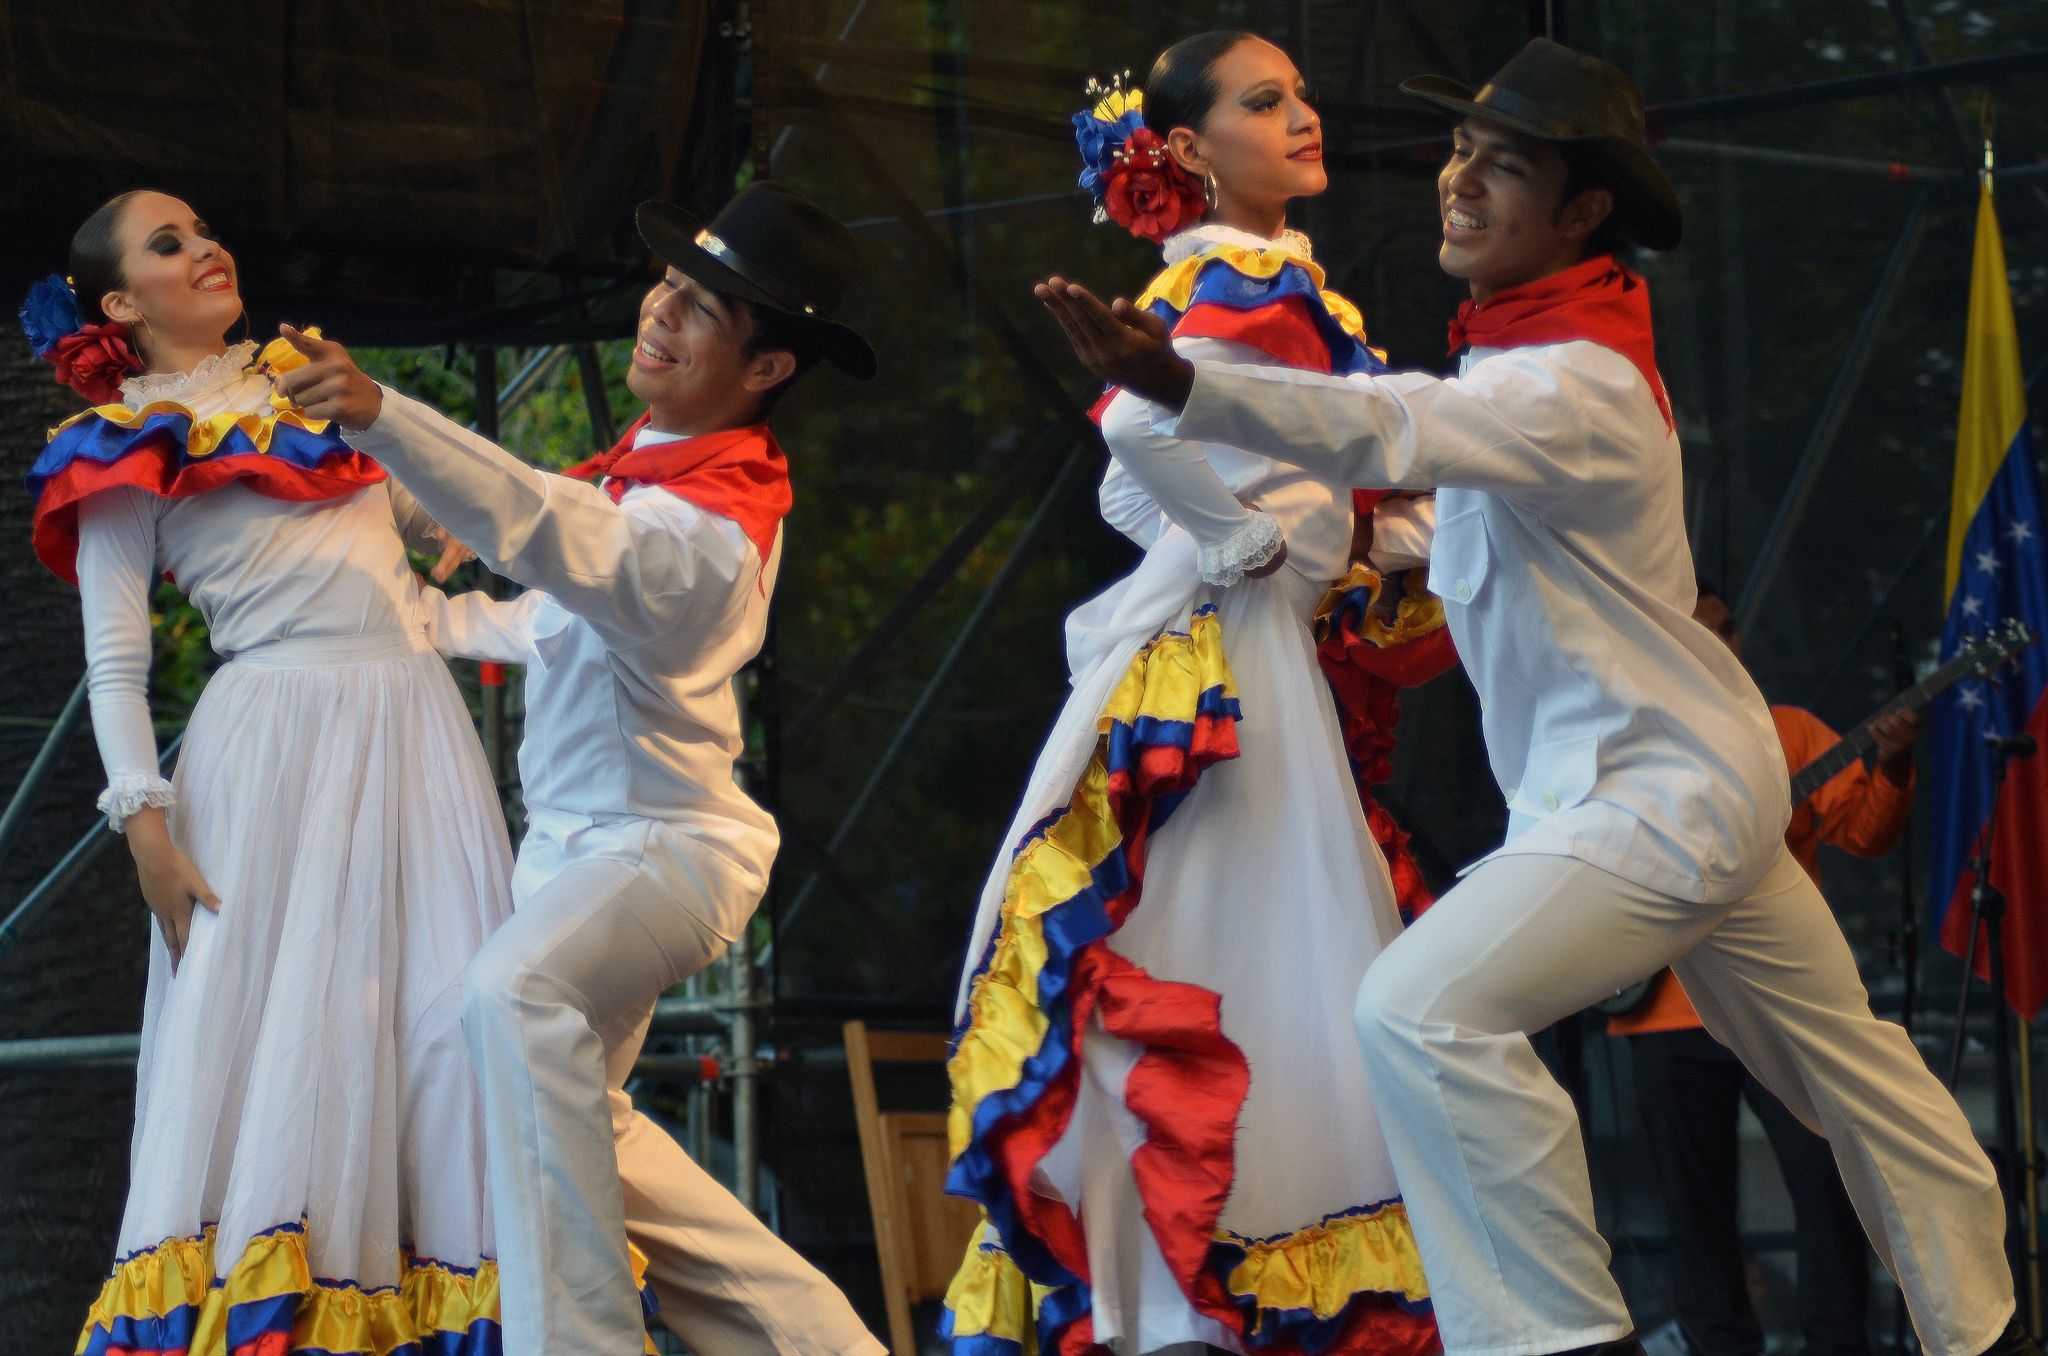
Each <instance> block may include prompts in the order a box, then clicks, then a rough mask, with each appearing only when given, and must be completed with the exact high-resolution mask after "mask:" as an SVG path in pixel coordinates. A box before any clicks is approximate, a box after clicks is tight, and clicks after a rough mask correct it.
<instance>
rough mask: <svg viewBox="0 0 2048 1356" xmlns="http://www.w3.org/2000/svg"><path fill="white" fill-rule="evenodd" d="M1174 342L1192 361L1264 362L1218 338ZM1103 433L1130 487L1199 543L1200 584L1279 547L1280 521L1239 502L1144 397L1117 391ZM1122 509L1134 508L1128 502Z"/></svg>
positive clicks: (1233, 577) (1254, 563)
mask: <svg viewBox="0 0 2048 1356" xmlns="http://www.w3.org/2000/svg"><path fill="white" fill-rule="evenodd" d="M1173 346H1174V351H1175V352H1177V353H1179V354H1180V355H1181V356H1182V357H1184V358H1188V359H1190V360H1195V361H1201V360H1207V361H1212V362H1215V361H1234V362H1246V361H1250V362H1252V363H1257V362H1259V361H1261V360H1262V355H1258V354H1256V353H1254V352H1253V350H1250V349H1247V348H1245V347H1243V346H1242V345H1238V344H1231V343H1226V342H1225V341H1223V340H1219V339H1205V338H1186V339H1176V340H1175V341H1174V345H1173ZM1102 436H1103V440H1104V441H1106V442H1107V443H1108V444H1109V450H1110V453H1111V454H1112V455H1113V456H1114V457H1115V458H1116V460H1117V463H1118V464H1119V465H1120V466H1121V467H1122V468H1123V471H1124V474H1125V475H1126V476H1128V477H1129V480H1130V482H1131V484H1132V485H1133V486H1135V487H1136V488H1137V490H1138V491H1139V492H1140V493H1142V494H1143V495H1144V496H1145V498H1146V499H1148V500H1149V501H1150V502H1151V503H1152V504H1153V505H1154V506H1156V507H1157V508H1158V509H1159V510H1160V511H1162V512H1164V513H1165V514H1166V516H1167V517H1168V518H1170V519H1172V520H1173V521H1174V522H1176V523H1179V524H1180V525H1181V526H1182V527H1184V528H1186V529H1187V530H1188V533H1189V535H1190V536H1192V537H1194V539H1195V541H1196V542H1197V543H1199V545H1200V547H1201V557H1200V569H1201V572H1202V578H1203V580H1204V581H1205V582H1207V583H1211V584H1224V585H1228V584H1235V583H1236V582H1237V581H1238V580H1240V579H1242V578H1243V577H1244V575H1245V574H1246V572H1247V571H1250V570H1255V569H1258V568H1259V567H1260V566H1262V565H1264V564H1266V563H1267V562H1268V561H1270V560H1271V559H1272V558H1273V556H1274V555H1275V554H1276V553H1277V552H1278V551H1279V550H1280V547H1281V546H1282V544H1283V542H1284V540H1285V538H1284V535H1283V534H1282V532H1281V530H1280V526H1279V524H1278V523H1276V522H1274V521H1273V519H1272V518H1271V517H1269V516H1268V515H1267V514H1265V513H1262V512H1260V511H1259V510H1257V509H1254V508H1250V507H1248V506H1246V505H1245V504H1244V503H1242V502H1241V501H1240V500H1239V499H1238V497H1237V495H1236V494H1235V493H1233V492H1232V490H1231V487H1230V485H1229V484H1227V483H1226V482H1225V480H1224V478H1223V477H1222V476H1221V475H1220V474H1218V472H1217V470H1216V468H1215V467H1214V466H1213V465H1212V464H1211V463H1210V461H1209V459H1208V458H1207V457H1206V456H1205V455H1204V454H1203V451H1202V448H1201V446H1200V445H1199V444H1198V443H1194V442H1183V441H1181V440H1180V439H1178V438H1176V437H1173V436H1172V435H1170V434H1168V433H1166V432H1165V431H1163V430H1162V429H1160V428H1159V426H1158V425H1157V423H1156V422H1155V421H1154V419H1153V411H1152V407H1151V406H1150V405H1149V404H1148V403H1147V402H1146V401H1144V400H1143V399H1141V398H1139V397H1137V396H1134V395H1132V394H1131V393H1130V392H1128V391H1119V392H1117V394H1116V398H1115V399H1114V400H1112V401H1110V403H1109V405H1108V407H1107V408H1106V409H1104V410H1103V412H1102ZM1254 450H1256V449H1254ZM1107 489H1108V483H1107V482H1105V484H1104V490H1105V493H1106V492H1107ZM1105 508H1107V504H1105ZM1124 511H1125V512H1126V513H1129V512H1130V511H1131V510H1130V508H1129V507H1128V506H1125V507H1124ZM1153 535H1154V536H1155V537H1156V536H1157V533H1156V532H1155V533H1154V534H1153ZM1140 544H1141V545H1144V544H1149V543H1140Z"/></svg>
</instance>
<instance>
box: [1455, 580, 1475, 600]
mask: <svg viewBox="0 0 2048 1356" xmlns="http://www.w3.org/2000/svg"><path fill="white" fill-rule="evenodd" d="M1457 593H1458V601H1459V602H1461V603H1469V602H1471V601H1472V584H1471V582H1470V581H1469V580H1464V579H1460V580H1459V581H1458V588H1457Z"/></svg>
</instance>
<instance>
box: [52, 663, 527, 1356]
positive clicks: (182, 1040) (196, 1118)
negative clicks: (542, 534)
mask: <svg viewBox="0 0 2048 1356" xmlns="http://www.w3.org/2000/svg"><path fill="white" fill-rule="evenodd" d="M175 785H176V788H177V804H176V806H175V807H174V808H173V809H172V811H171V815H170V822H171V832H172V836H173V838H174V839H175V841H176V842H177V843H178V844H179V846H180V847H181V848H183V849H184V851H185V852H186V854H187V855H188V856H190V857H191V859H192V860H193V862H194V863H195V864H196V865H197V866H198V868H199V870H200V872H201V873H202V874H203V875H204V876H205V878H206V880H207V882H208V883H209V884H210V885H211V886H212V887H213V889H214V892H215V893H216V894H217V895H218V896H219V897H220V910H219V912H218V914H214V913H209V912H207V911H205V910H203V909H202V910H199V911H198V912H197V913H196V914H195V917H194V922H193V928H192V934H191V939H190V942H189V945H188V947H187V949H186V952H185V955H184V958H183V960H182V961H181V962H180V963H179V966H178V968H177V971H176V973H175V974H174V973H173V972H172V969H171V964H170V958H169V955H168V953H167V951H166V949H165V947H164V944H163V940H162V938H161V936H158V935H155V929H154V927H152V929H151V931H152V941H151V960H150V975H149V989H148V996H147V999H146V1004H145V1008H144V1017H143V1031H142V1056H141V1064H140V1068H139V1071H138V1082H137V1097H136V1122H135V1141H134V1148H133V1152H132V1159H131V1165H132V1171H131V1184H130V1188H129V1197H128V1205H127V1211H126V1215H125V1217H124V1219H123V1222H122V1226H121V1235H120V1253H121V1259H120V1261H119V1262H118V1263H117V1266H116V1269H115V1272H114V1275H113V1277H112V1279H111V1280H109V1281H108V1283H107V1285H106V1287H105V1289H103V1291H102V1293H101V1296H100V1300H99V1302H98V1303H97V1304H96V1305H95V1306H94V1308H93V1313H92V1315H91V1318H90V1319H89V1321H88V1323H87V1326H86V1331H85V1333H84V1334H83V1335H82V1337H81V1341H80V1349H81V1350H84V1351H94V1350H100V1349H105V1348H107V1347H110V1346H111V1347H113V1348H116V1349H121V1348H127V1349H134V1350H142V1351H178V1350H182V1349H184V1348H185V1347H186V1346H188V1345H189V1347H190V1349H191V1350H192V1351H193V1352H194V1353H198V1352H201V1351H210V1352H216V1353H218V1352H239V1351H243V1350H250V1349H255V1348H252V1347H251V1345H250V1344H251V1342H252V1341H257V1339H260V1338H261V1337H262V1336H263V1335H265V1334H270V1335H271V1343H272V1345H274V1344H275V1343H276V1342H277V1341H278V1340H280V1339H279V1338H278V1337H277V1336H276V1334H279V1333H282V1332H292V1333H294V1334H295V1335H294V1336H293V1337H292V1338H290V1339H289V1345H288V1346H286V1347H283V1348H279V1349H282V1350H298V1349H300V1348H302V1347H305V1348H313V1349H320V1350H333V1351H357V1350H370V1351H379V1352H382V1351H386V1350H392V1349H410V1348H404V1343H405V1342H406V1341H407V1340H408V1339H410V1340H413V1341H418V1342H420V1343H421V1344H422V1345H426V1346H430V1347H431V1349H432V1350H434V1351H437V1352H439V1351H443V1350H448V1351H469V1350H484V1349H494V1348H493V1347H491V1345H490V1344H491V1342H493V1341H494V1340H495V1337H494V1334H495V1331H496V1327H497V1284H496V1275H495V1272H496V1267H495V1264H494V1263H492V1262H490V1261H489V1259H490V1257H491V1255H492V1253H493V1251H494V1246H493V1240H492V1234H491V1220H490V1211H489V1205H488V1200H489V1198H488V1195H487V1191H486V1186H485V1163H484V1153H483V1137H482V1127H481V1120H480V1115H479V1108H478V1103H477V1094H476V1091H475V1087H474V1083H473V1080H472V1078H471V1075H470V1071H469V1067H468V1058H467V1055H466V1052H465V1050H464V1047H463V1041H462V1032H461V1026H460V1020H459V1018H460V1008H461V995H462V974H463V969H464V967H465V966H466V965H467V964H468V962H469V960H470V958H471V957H472V956H474V955H475V954H476V952H477V949H478V948H479V947H480V946H481V945H482V943H483V940H484V938H485V937H486V936H487V935H488V934H489V932H490V931H491V930H492V928H494V927H495V926H496V925H497V924H498V923H499V922H500V921H502V920H503V919H504V918H505V917H506V916H507V914H508V913H509V912H510V908H511V888H510V871H511V851H510V845H509V843H508V841H507V837H506V832H505V824H504V819H503V816H502V814H501V812H500V809H499V805H498V799H497V795H496V792H495V789H494V788H493V786H492V784H491V778H490V774H489V771H488V769H487V768H486V766H485V764H484V760H483V756H482V752H481V750H480V748H479V747H478V744H477V739H476V734H475V731H474V728H473V727H472V725H471V723H470V717H469V714H468V712H467V710H466V709H465V708H464V706H463V702H462V699H461V696H460V694H459V692H458V691H457V689H456V687H455V684H454V681H453V680H452V679H451V677H450V676H449V673H448V670H447V668H446V666H445V664H444V663H443V662H442V660H441V659H440V657H439V656H437V655H436V654H434V653H433V652H432V650H431V649H429V648H428V647H427V644H426V641H425V639H424V638H423V637H422V636H421V635H419V634H417V633H411V632H395V633H390V634H385V635H379V636H365V637H351V638H344V639H323V640H286V641H280V642H276V643H274V644H271V645H268V646H264V647H262V648H260V649H259V650H257V651H254V652H252V653H249V654H245V655H242V656H238V657H236V658H235V659H233V660H232V661H230V662H229V663H227V664H226V665H224V666H223V667H222V668H221V669H220V671H219V672H218V673H216V674H215V675H214V677H213V679H212V680H211V681H210V682H209V683H208V685H207V688H206V691H205V694H204V696H203V697H202V698H201V700H200V702H199V706H198V709H197V710H196V711H194V713H193V716H192V721H191V725H190V727H189V730H188V732H187V735H186V742H185V749H184V752H183V756H182V758H181V759H180V762H179V766H178V770H177V775H176V778H175ZM435 1341H438V1342H439V1343H440V1345H432V1343H433V1342H435ZM349 1343H354V1345H349ZM258 1345H261V1344H260V1342H259V1343H258ZM261 1349H262V1350H264V1351H266V1352H267V1351H269V1350H271V1349H272V1346H261Z"/></svg>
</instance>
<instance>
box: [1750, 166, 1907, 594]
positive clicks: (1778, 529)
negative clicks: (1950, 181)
mask: <svg viewBox="0 0 2048 1356" xmlns="http://www.w3.org/2000/svg"><path fill="white" fill-rule="evenodd" d="M1927 196H1928V194H1927V190H1926V189H1924V188H1923V189H1921V190H1920V192H1919V193H1918V194H1917V195H1916V196H1915V197H1914V199H1913V207H1912V210H1911V211H1910V212H1908V213H1907V214H1906V222H1905V225H1904V226H1902V227H1900V229H1899V238H1898V241H1897V243H1896V244H1894V245H1893V246H1892V253H1891V258H1889V259H1887V260H1886V261H1885V266H1884V272H1883V273H1882V274H1880V275H1879V277H1878V281H1877V286H1876V288H1875V289H1874V290H1873V291H1872V292H1871V294H1870V305H1869V306H1867V307H1866V308H1864V312H1863V322H1862V324H1860V325H1858V326H1857V327H1856V336H1855V338H1854V339H1852V340H1851V341H1850V343H1849V351H1848V352H1847V353H1845V354H1844V355H1843V356H1842V365H1841V367H1840V368H1839V369H1837V371H1836V372H1835V384H1834V386H1833V387H1832V388H1831V389H1830V390H1829V391H1828V396H1827V400H1826V401H1825V402H1824V403H1823V404H1822V405H1821V413H1820V418H1819V419H1818V420H1816V421H1815V422H1814V426H1813V432H1812V434H1811V435H1810V436H1809V437H1808V438H1807V440H1806V450H1805V451H1803V452H1801V453H1800V455H1799V464H1798V466H1797V467H1795V468H1794V469H1793V472H1792V481H1791V483H1790V484H1789V485H1787V486H1786V487H1785V494H1784V497H1783V498H1782V499H1780V500H1779V501H1778V511H1777V513H1776V514H1775V515H1774V516H1773V517H1772V519H1771V525H1770V527H1769V528H1768V529H1766V530H1765V533H1764V541H1763V545H1762V546H1761V547H1760V548H1759V549H1758V551H1757V558H1756V562H1755V564H1754V565H1752V566H1751V568H1750V571H1749V577H1748V578H1746V579H1745V580H1743V583H1742V597H1741V600H1740V601H1739V602H1737V603H1736V606H1735V624H1736V626H1737V627H1738V628H1739V629H1740V630H1743V631H1748V630H1750V629H1751V624H1752V623H1754V622H1755V621H1756V619H1757V617H1758V616H1759V615H1760V614H1761V613H1762V611H1763V605H1764V599H1765V598H1767V597H1769V596H1770V590H1771V585H1772V584H1773V583H1775V582H1776V580H1777V574H1778V567H1779V566H1780V565H1781V564H1783V563H1784V560H1785V548H1786V547H1787V545H1789V544H1790V542H1791V540H1792V531H1793V529H1794V528H1795V527H1797V526H1798V525H1799V520H1800V518H1801V517H1803V516H1804V515H1805V513H1806V504H1807V501H1808V500H1809V499H1811V498H1812V497H1813V491H1814V487H1815V486H1816V485H1817V484H1819V482H1820V473H1821V469H1822V468H1823V467H1824V466H1826V464H1827V459H1828V454H1829V453H1830V452H1832V451H1833V450H1834V446H1835V439H1836V437H1837V435H1839V434H1840V433H1841V431H1842V422H1843V420H1845V419H1846V418H1847V417H1848V414H1849V406H1850V403H1851V401H1853V400H1854V398H1855V395H1856V392H1857V390H1858V389H1859V388H1860V387H1861V386H1862V385H1863V376H1864V373H1865V372H1867V371H1868V370H1869V368H1870V357H1871V354H1872V352H1873V351H1874V350H1875V348H1876V346H1877V345H1876V339H1877V335H1878V333H1879V332H1880V331H1881V330H1883V328H1884V324H1885V321H1886V320H1888V319H1889V318H1890V317H1891V313H1892V306H1893V304H1894V303H1895V302H1897V301H1898V297H1899V287H1900V285H1901V284H1902V283H1903V282H1904V280H1905V277H1906V273H1907V271H1908V265H1910V264H1911V263H1912V260H1913V256H1914V255H1915V254H1916V253H1917V252H1918V251H1919V249H1920V241H1921V238H1922V237H1923V236H1924V235H1925V234H1926V230H1927Z"/></svg>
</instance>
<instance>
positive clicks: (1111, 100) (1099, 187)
mask: <svg viewBox="0 0 2048 1356" xmlns="http://www.w3.org/2000/svg"><path fill="white" fill-rule="evenodd" d="M1130 78H1131V73H1130V72H1129V71H1125V72H1123V73H1122V74H1120V75H1113V76H1111V77H1110V78H1109V83H1108V84H1107V85H1105V84H1103V83H1102V82H1101V81H1100V80H1090V81H1089V82H1088V88H1087V90H1086V93H1087V95H1088V107H1087V108H1085V109H1083V110H1081V111H1080V112H1079V113H1076V114H1075V115H1074V141H1075V142H1076V143H1077V144H1078V145H1079V146H1080V148H1081V187H1083V188H1085V189H1087V190H1088V191H1089V193H1091V194H1093V195H1094V197H1095V202H1096V208H1095V220H1096V221H1097V222H1102V221H1106V220H1108V218H1107V217H1106V216H1104V215H1103V212H1102V207H1101V203H1102V195H1103V188H1104V183H1105V181H1106V180H1107V179H1108V178H1109V177H1111V176H1113V175H1114V174H1115V173H1116V171H1117V169H1118V159H1119V156H1120V154H1121V153H1122V152H1123V150H1124V148H1125V147H1126V146H1127V145H1128V144H1129V143H1130V140H1131V137H1132V136H1133V135H1134V134H1136V132H1137V131H1138V129H1139V128H1141V127H1143V126H1144V125H1145V96H1144V92H1143V91H1141V90H1136V89H1132V88H1131V87H1130V85H1129V83H1128V82H1129V80H1130Z"/></svg>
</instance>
